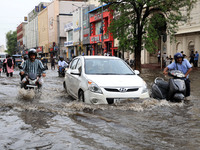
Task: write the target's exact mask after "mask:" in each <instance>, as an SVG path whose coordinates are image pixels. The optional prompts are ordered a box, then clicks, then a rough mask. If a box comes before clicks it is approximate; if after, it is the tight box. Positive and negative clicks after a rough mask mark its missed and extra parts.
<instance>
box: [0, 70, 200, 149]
mask: <svg viewBox="0 0 200 150" xmlns="http://www.w3.org/2000/svg"><path fill="white" fill-rule="evenodd" d="M18 73H19V72H18V71H15V74H14V77H12V78H7V77H6V76H5V74H3V75H2V77H0V134H1V136H0V149H5V150H7V149H9V150H11V149H15V150H16V149H17V150H18V149H20V150H21V149H22V150H23V149H30V150H35V149H37V150H44V149H53V150H61V149H69V150H86V149H87V150H105V149H106V150H107V149H109V150H122V149H123V150H132V149H139V150H140V149H141V150H143V149H148V150H151V149H156V150H163V149H178V150H179V149H181V150H188V149H192V150H197V149H199V147H200V98H199V97H200V92H199V91H200V87H199V83H200V76H199V74H200V70H194V71H193V72H192V73H191V74H190V79H191V89H192V91H191V96H190V97H189V100H188V101H186V102H182V103H172V102H168V101H166V100H162V101H157V100H155V99H151V98H150V99H146V100H143V101H142V100H138V101H136V102H134V103H131V104H130V103H123V104H119V105H88V104H84V103H81V102H77V101H75V100H73V98H71V97H70V96H68V95H67V94H66V92H65V91H64V89H63V86H62V82H63V78H60V77H58V75H57V71H56V70H47V77H46V78H45V79H44V87H43V90H42V94H41V95H34V92H32V93H31V92H30V93H28V94H27V93H26V91H24V90H21V89H20V88H19V75H18ZM157 76H160V77H163V75H162V72H161V70H160V69H154V70H149V69H143V70H142V73H141V77H142V78H143V79H144V80H145V81H146V82H147V84H148V86H149V87H150V85H151V83H152V82H153V80H154V79H155V77H157Z"/></svg>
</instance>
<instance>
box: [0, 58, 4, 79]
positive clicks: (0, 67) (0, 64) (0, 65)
mask: <svg viewBox="0 0 200 150" xmlns="http://www.w3.org/2000/svg"><path fill="white" fill-rule="evenodd" d="M2 68H3V62H2V61H1V60H0V76H1V72H2V70H3V69H2Z"/></svg>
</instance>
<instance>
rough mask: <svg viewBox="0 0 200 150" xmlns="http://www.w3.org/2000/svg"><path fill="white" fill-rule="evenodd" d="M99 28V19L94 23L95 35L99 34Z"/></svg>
mask: <svg viewBox="0 0 200 150" xmlns="http://www.w3.org/2000/svg"><path fill="white" fill-rule="evenodd" d="M100 29H101V21H99V22H97V23H96V24H95V35H98V34H101V32H100Z"/></svg>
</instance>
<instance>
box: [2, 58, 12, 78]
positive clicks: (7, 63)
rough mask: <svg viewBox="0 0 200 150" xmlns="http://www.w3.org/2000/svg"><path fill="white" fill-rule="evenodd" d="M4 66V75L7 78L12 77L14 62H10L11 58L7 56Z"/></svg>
mask: <svg viewBox="0 0 200 150" xmlns="http://www.w3.org/2000/svg"><path fill="white" fill-rule="evenodd" d="M4 63H5V64H6V71H7V72H6V75H7V77H9V76H10V77H12V76H13V72H14V61H13V60H12V58H11V57H10V55H8V56H7V58H6V60H5V62H4Z"/></svg>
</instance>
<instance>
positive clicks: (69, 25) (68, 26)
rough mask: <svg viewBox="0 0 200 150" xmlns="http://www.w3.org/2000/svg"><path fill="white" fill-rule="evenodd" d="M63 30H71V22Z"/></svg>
mask: <svg viewBox="0 0 200 150" xmlns="http://www.w3.org/2000/svg"><path fill="white" fill-rule="evenodd" d="M64 29H65V31H70V30H72V29H73V22H70V23H68V24H66V25H65V27H64Z"/></svg>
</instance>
